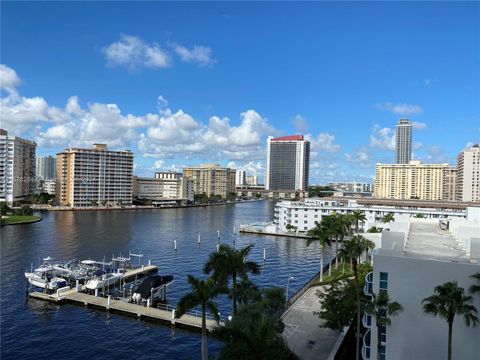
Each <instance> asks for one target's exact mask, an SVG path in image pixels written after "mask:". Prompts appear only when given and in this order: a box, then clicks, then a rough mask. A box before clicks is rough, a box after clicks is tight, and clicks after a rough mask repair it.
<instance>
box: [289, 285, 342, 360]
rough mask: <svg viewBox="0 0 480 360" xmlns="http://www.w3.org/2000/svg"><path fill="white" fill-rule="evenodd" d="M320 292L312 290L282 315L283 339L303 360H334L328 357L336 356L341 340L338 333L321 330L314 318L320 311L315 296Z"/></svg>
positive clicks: (315, 287) (314, 288) (313, 288)
mask: <svg viewBox="0 0 480 360" xmlns="http://www.w3.org/2000/svg"><path fill="white" fill-rule="evenodd" d="M323 288H324V286H314V287H311V288H310V289H309V290H307V291H306V292H305V294H303V295H302V296H301V297H300V298H299V299H298V300H297V301H296V302H295V303H294V304H293V305H292V306H291V307H290V309H288V311H287V312H286V313H285V314H284V315H283V323H284V324H285V329H284V331H283V336H284V338H285V339H286V340H287V343H288V346H289V348H290V349H292V350H293V351H294V352H295V354H297V355H298V356H299V357H300V359H302V360H308V359H316V360H326V359H330V358H331V359H333V356H332V357H330V353H333V354H334V353H336V351H337V349H338V346H339V344H340V342H341V339H343V337H340V335H341V334H342V333H341V332H339V331H334V330H330V329H328V328H323V327H320V325H321V324H322V320H320V319H319V318H318V316H317V315H314V314H313V312H314V311H320V309H321V305H320V303H319V301H318V297H317V295H316V292H317V290H319V289H320V290H321V289H323ZM337 340H338V344H337ZM333 354H332V355H333Z"/></svg>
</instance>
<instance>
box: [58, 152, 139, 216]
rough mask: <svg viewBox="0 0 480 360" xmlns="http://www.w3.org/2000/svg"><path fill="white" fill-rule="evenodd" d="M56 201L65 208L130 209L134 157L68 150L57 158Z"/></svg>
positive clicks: (128, 154) (113, 153) (122, 154)
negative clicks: (103, 206) (102, 206)
mask: <svg viewBox="0 0 480 360" xmlns="http://www.w3.org/2000/svg"><path fill="white" fill-rule="evenodd" d="M56 171H57V179H56V180H57V184H56V194H55V195H56V200H57V203H58V204H59V205H62V206H73V207H82V206H91V205H95V204H97V205H131V204H132V177H133V153H132V152H131V151H130V150H119V151H112V150H107V146H106V145H105V144H94V145H93V148H92V149H81V148H68V149H66V150H65V151H64V152H62V153H58V154H57V170H56Z"/></svg>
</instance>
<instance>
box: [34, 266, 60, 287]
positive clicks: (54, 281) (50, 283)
mask: <svg viewBox="0 0 480 360" xmlns="http://www.w3.org/2000/svg"><path fill="white" fill-rule="evenodd" d="M25 278H26V279H27V280H28V282H29V283H30V284H32V285H33V286H36V287H39V288H41V289H47V290H56V289H59V288H61V287H64V286H67V285H68V282H67V280H65V279H63V278H61V277H57V276H55V275H54V270H53V267H52V266H51V265H45V266H41V267H39V268H36V269H35V270H34V271H33V272H26V273H25Z"/></svg>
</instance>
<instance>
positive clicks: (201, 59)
mask: <svg viewBox="0 0 480 360" xmlns="http://www.w3.org/2000/svg"><path fill="white" fill-rule="evenodd" d="M169 45H170V47H171V48H172V50H173V51H174V52H175V53H176V54H177V55H178V56H179V57H180V59H181V60H182V61H184V62H187V63H194V64H198V65H199V66H201V67H202V66H211V65H213V64H214V63H216V62H217V60H216V59H214V58H213V57H212V49H211V48H210V47H208V46H202V45H194V46H193V48H192V49H188V48H187V47H185V46H183V45H180V44H176V43H171V44H169Z"/></svg>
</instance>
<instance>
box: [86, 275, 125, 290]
mask: <svg viewBox="0 0 480 360" xmlns="http://www.w3.org/2000/svg"><path fill="white" fill-rule="evenodd" d="M122 277H123V274H122V273H119V272H116V273H106V274H101V275H97V276H94V277H93V279H90V280H88V281H87V283H86V284H85V287H86V288H87V289H90V290H95V289H104V288H106V287H108V286H112V285H115V283H117V282H119V281H120V279H122Z"/></svg>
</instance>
